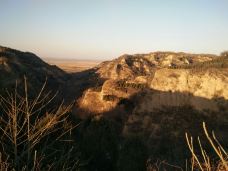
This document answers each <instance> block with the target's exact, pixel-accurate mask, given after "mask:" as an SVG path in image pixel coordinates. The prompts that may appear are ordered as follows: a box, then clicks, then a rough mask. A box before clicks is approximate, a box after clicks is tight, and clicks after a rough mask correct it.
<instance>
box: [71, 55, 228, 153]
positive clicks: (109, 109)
mask: <svg viewBox="0 0 228 171" xmlns="http://www.w3.org/2000/svg"><path fill="white" fill-rule="evenodd" d="M96 69H97V70H96V73H97V74H98V75H99V78H100V79H102V80H103V82H102V83H101V84H99V86H97V87H92V88H89V89H88V90H86V91H85V92H84V95H83V96H82V97H81V98H80V99H79V100H78V104H77V110H76V111H75V112H76V114H77V115H79V116H81V117H88V116H91V115H92V116H94V115H96V116H97V115H98V116H103V117H107V118H109V119H114V120H116V121H117V122H118V123H121V125H122V133H123V135H124V136H131V135H139V136H142V137H144V138H145V140H146V143H148V147H150V148H154V149H157V148H158V147H152V146H151V144H155V146H156V143H157V145H158V146H159V144H160V143H162V142H164V140H163V139H162V136H163V135H164V134H165V135H167V137H169V138H170V139H172V141H173V140H177V139H178V138H180V139H179V140H183V139H184V137H183V136H184V133H185V132H186V131H188V132H192V133H193V135H198V133H199V126H200V125H201V123H202V122H203V121H206V122H207V123H208V124H209V125H211V126H214V127H218V128H219V131H218V132H219V133H218V134H219V135H221V137H223V139H225V140H227V139H228V137H227V136H225V137H224V135H226V134H225V132H226V131H227V130H228V128H227V123H228V115H227V112H228V58H222V57H218V56H212V55H192V54H184V53H167V52H162V53H161V52H156V53H151V54H147V55H132V56H131V55H124V56H121V57H119V58H118V59H115V60H113V61H110V62H104V63H102V64H101V65H99V66H98V67H97V68H96ZM220 128H221V129H220ZM179 140H177V141H179Z"/></svg>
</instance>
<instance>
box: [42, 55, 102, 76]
mask: <svg viewBox="0 0 228 171" xmlns="http://www.w3.org/2000/svg"><path fill="white" fill-rule="evenodd" d="M44 61H46V62H47V63H49V64H50V65H56V66H58V67H59V68H61V69H62V70H64V71H66V72H68V73H74V72H81V71H85V70H87V69H90V68H93V67H95V66H97V65H98V64H100V63H101V62H102V61H99V60H78V59H55V58H45V59H44Z"/></svg>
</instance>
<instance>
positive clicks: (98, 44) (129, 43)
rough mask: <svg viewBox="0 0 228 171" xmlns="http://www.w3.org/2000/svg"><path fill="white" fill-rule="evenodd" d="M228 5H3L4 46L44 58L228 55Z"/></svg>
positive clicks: (51, 1)
mask: <svg viewBox="0 0 228 171" xmlns="http://www.w3.org/2000/svg"><path fill="white" fill-rule="evenodd" d="M227 9H228V0H0V21H1V22H0V45H2V46H7V47H11V48H15V49H19V50H23V51H31V52H33V53H36V54H37V55H38V56H40V57H45V58H47V57H53V58H75V59H96V60H97V59H112V58H115V57H118V56H120V55H122V54H126V53H127V54H134V53H149V52H152V51H176V52H179V51H184V52H190V53H214V54H219V53H220V52H222V51H224V50H228V10H227Z"/></svg>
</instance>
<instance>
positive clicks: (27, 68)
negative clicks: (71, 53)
mask: <svg viewBox="0 0 228 171" xmlns="http://www.w3.org/2000/svg"><path fill="white" fill-rule="evenodd" d="M24 76H26V77H27V80H28V86H29V87H30V88H31V89H32V91H36V90H37V89H40V88H41V87H42V85H43V84H44V82H45V80H46V79H47V86H48V87H49V89H53V90H58V89H59V87H61V86H62V85H63V83H64V81H65V80H66V79H67V74H66V73H65V72H64V71H62V70H61V69H59V68H58V67H56V66H53V65H49V64H47V63H45V62H44V61H43V60H41V59H40V58H39V57H38V56H36V55H35V54H33V53H30V52H21V51H18V50H14V49H10V48H6V47H2V46H0V88H1V89H5V88H7V89H10V88H12V87H15V84H16V81H17V84H18V85H20V84H21V83H23V81H24ZM32 91H31V92H32Z"/></svg>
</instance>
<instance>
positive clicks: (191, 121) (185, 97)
mask: <svg viewBox="0 0 228 171" xmlns="http://www.w3.org/2000/svg"><path fill="white" fill-rule="evenodd" d="M112 96H113V95H112ZM117 99H118V101H119V102H118V104H117V105H116V107H115V108H113V109H111V110H110V111H107V112H104V113H97V114H95V113H91V112H90V113H89V114H90V117H88V118H87V119H84V121H83V122H82V125H81V126H82V127H81V129H82V130H87V131H88V130H89V132H90V133H89V135H90V136H92V137H93V136H94V135H95V134H96V135H97V134H99V133H100V132H99V133H97V132H96V126H94V124H95V125H97V127H99V129H101V128H100V127H102V125H103V126H104V127H103V129H102V135H103V134H104V135H103V136H104V137H103V138H104V139H105V138H107V141H108V140H109V139H110V137H109V136H107V137H105V134H106V129H107V131H108V128H109V127H110V125H109V126H107V125H106V124H104V123H103V122H104V121H103V120H106V121H107V123H108V124H111V125H112V126H111V127H114V128H115V129H116V132H117V133H116V134H115V136H117V137H118V138H117V139H118V140H117V141H118V142H117V144H116V146H118V147H119V148H120V149H119V150H120V151H119V152H118V153H119V155H120V156H121V157H120V156H119V158H118V160H116V161H115V160H114V162H117V165H118V164H120V163H124V168H125V169H123V170H131V169H126V168H131V167H133V166H134V167H140V166H135V165H134V163H135V162H136V163H137V161H139V162H138V163H140V162H141V166H142V165H143V163H144V164H145V163H147V164H149V163H156V162H158V161H163V162H167V163H170V164H173V165H177V166H181V167H182V168H184V166H185V164H186V163H185V162H186V159H189V158H190V153H189V150H188V147H187V145H186V140H185V133H186V132H188V133H189V134H190V135H192V136H193V137H194V139H195V140H196V139H197V137H198V136H200V137H201V140H202V142H203V143H202V144H203V146H204V147H205V149H206V150H207V151H208V153H209V154H210V153H211V154H212V156H213V155H214V153H213V151H212V150H211V149H210V148H209V147H208V146H207V145H208V144H209V143H208V141H207V140H206V138H205V136H204V134H203V130H202V122H206V123H207V126H208V128H210V129H211V130H212V129H213V130H214V131H215V134H216V135H217V137H218V140H219V141H220V142H221V143H222V144H223V146H224V148H225V149H228V146H227V144H228V135H227V132H228V115H227V114H228V113H227V112H228V100H226V99H224V98H213V99H207V98H203V97H196V96H193V95H192V94H190V93H181V92H171V91H170V92H163V91H158V90H152V89H147V88H146V89H141V90H139V91H138V93H136V94H134V95H132V96H131V97H130V98H128V99H124V98H120V97H116V98H113V99H109V101H112V100H113V102H114V101H115V100H117ZM94 103H96V101H94ZM80 112H85V113H86V112H87V111H85V110H84V111H80ZM87 114H88V113H87ZM76 115H77V113H76ZM100 122H102V123H103V124H101V125H99V123H100ZM91 125H93V126H91ZM98 125H99V126H98ZM82 132H83V131H82ZM93 134H94V135H93ZM107 134H110V133H108V132H107ZM102 135H101V136H102ZM83 136H85V135H83ZM83 136H82V137H83ZM82 139H83V138H82ZM104 139H103V140H102V139H96V142H94V141H91V139H89V141H91V142H93V143H95V144H96V145H98V146H99V147H100V146H101V147H100V148H102V144H103V143H104V142H103V141H105V140H104ZM85 141H86V140H85ZM83 143H85V142H84V141H83ZM86 143H88V144H90V142H88V141H86ZM137 144H140V145H138V146H137ZM90 145H91V146H92V144H90ZM136 146H137V148H136ZM94 148H95V147H94ZM134 150H135V151H134ZM198 150H199V149H198ZM196 151H197V147H196ZM88 153H89V152H88ZM122 155H124V156H122ZM104 158H105V157H104ZM96 162H97V159H96V158H94V159H93V160H92V163H96ZM148 162H149V163H148ZM139 165H140V164H139ZM91 166H93V164H92V165H91ZM163 167H164V168H165V169H167V170H178V169H177V168H173V167H172V166H168V165H165V166H163ZM136 170H137V169H136Z"/></svg>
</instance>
